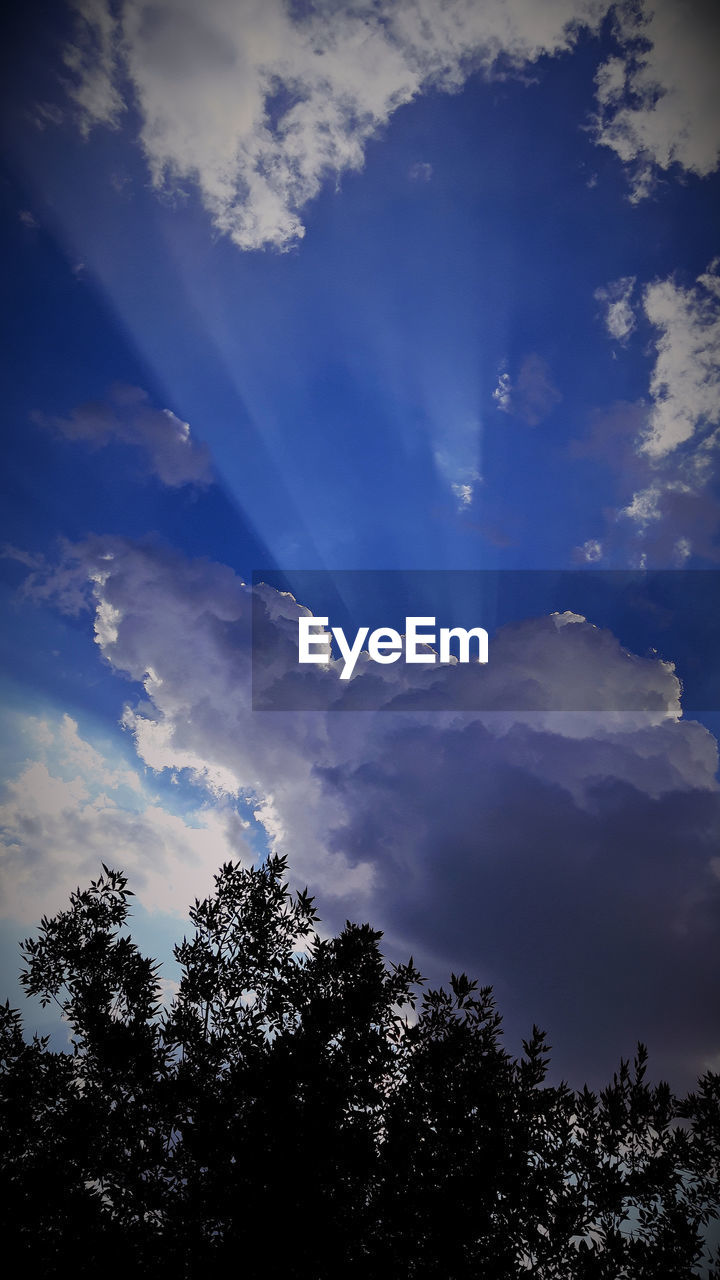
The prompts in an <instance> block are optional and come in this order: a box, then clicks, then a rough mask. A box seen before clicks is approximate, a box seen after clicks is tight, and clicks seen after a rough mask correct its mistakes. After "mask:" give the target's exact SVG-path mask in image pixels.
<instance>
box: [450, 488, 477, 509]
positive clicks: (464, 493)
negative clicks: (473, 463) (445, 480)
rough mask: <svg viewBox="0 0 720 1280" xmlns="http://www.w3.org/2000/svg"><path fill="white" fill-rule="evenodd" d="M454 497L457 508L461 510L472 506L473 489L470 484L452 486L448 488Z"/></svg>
mask: <svg viewBox="0 0 720 1280" xmlns="http://www.w3.org/2000/svg"><path fill="white" fill-rule="evenodd" d="M450 488H451V489H452V491H453V493H454V494H455V497H456V498H457V500H458V506H459V507H460V509H461V510H464V509H465V508H466V507H469V506H472V500H473V494H474V492H475V487H474V485H472V484H453V485H451V486H450Z"/></svg>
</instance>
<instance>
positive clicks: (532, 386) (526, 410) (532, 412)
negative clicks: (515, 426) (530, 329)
mask: <svg viewBox="0 0 720 1280" xmlns="http://www.w3.org/2000/svg"><path fill="white" fill-rule="evenodd" d="M493 400H494V401H495V404H496V406H497V408H498V409H501V410H502V411H503V413H510V414H512V415H513V416H514V417H516V418H521V419H522V421H523V422H525V423H527V425H528V426H529V427H536V426H538V424H539V423H541V422H542V421H543V419H544V418H547V417H548V415H549V414H550V413H552V410H553V409H554V408H555V406H556V405H557V404H559V403H560V401H561V400H562V395H561V394H560V392H559V391H558V389H557V387H556V386H555V384H554V382H553V381H552V378H551V376H550V368H549V366H548V365H547V364H546V362H545V361H544V360H543V359H542V357H541V356H539V355H536V354H535V353H531V354H530V355H528V356H526V357H525V359H524V360H523V362H522V364H521V365H520V369H519V372H518V375H517V377H516V378H515V379H514V380H512V379H511V377H510V374H509V373H507V372H506V371H504V370H503V371H501V372H500V374H499V377H498V384H497V386H496V388H495V390H494V391H493Z"/></svg>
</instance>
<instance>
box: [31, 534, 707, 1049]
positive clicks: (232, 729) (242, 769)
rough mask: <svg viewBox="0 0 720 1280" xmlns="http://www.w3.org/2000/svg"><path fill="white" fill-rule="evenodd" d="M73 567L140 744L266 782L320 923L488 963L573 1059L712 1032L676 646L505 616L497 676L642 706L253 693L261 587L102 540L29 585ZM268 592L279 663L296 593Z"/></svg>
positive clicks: (273, 813) (703, 825)
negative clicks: (266, 698) (255, 701)
mask: <svg viewBox="0 0 720 1280" xmlns="http://www.w3.org/2000/svg"><path fill="white" fill-rule="evenodd" d="M73 577H74V578H75V580H76V591H80V590H81V586H80V581H81V580H84V581H85V582H89V584H90V586H89V591H90V595H89V603H90V604H91V607H92V609H93V612H94V620H95V634H96V641H97V644H98V647H99V649H100V651H101V653H102V655H103V657H104V658H105V659H106V660H107V661H108V662H109V663H110V664H111V666H112V667H113V669H114V670H116V671H117V672H118V673H119V674H121V675H123V676H124V677H129V678H130V679H131V680H132V681H134V682H136V684H137V686H138V693H137V696H135V697H132V698H131V699H130V701H129V702H128V705H127V707H126V711H125V715H124V721H125V724H126V727H127V728H128V730H129V731H130V732H131V733H132V734H133V735H134V739H135V743H136V747H137V751H138V754H139V756H140V758H141V760H142V761H143V762H144V763H145V764H146V765H148V766H149V767H150V768H152V769H158V770H161V769H171V770H172V769H188V770H191V771H193V773H194V776H195V777H196V779H197V781H198V783H199V784H201V785H202V786H203V787H204V788H205V791H206V793H207V794H209V795H214V796H216V797H217V798H218V800H219V802H220V803H223V802H227V799H228V797H230V796H235V795H237V794H239V793H243V794H245V795H251V796H253V797H254V798H255V799H254V812H255V813H256V815H257V818H258V821H260V822H261V824H262V825H263V826H264V828H265V830H266V832H267V836H268V839H269V840H270V842H271V843H272V844H273V845H274V846H275V847H276V848H278V849H280V850H281V851H282V852H285V853H287V854H288V855H289V856H290V859H291V869H292V875H293V877H294V878H295V879H296V880H298V881H300V882H303V883H304V882H305V881H307V882H308V883H309V884H310V885H311V886H312V887H313V889H315V890H316V891H317V892H318V895H319V898H320V903H321V906H322V909H323V913H324V917H325V919H326V920H327V921H328V923H329V924H330V925H331V927H335V926H336V925H337V924H338V923H339V924H341V923H342V921H343V920H344V918H345V917H346V916H352V917H355V918H357V917H358V916H359V915H360V916H363V917H365V918H370V919H372V920H373V922H374V923H375V924H376V925H378V926H380V927H383V928H384V929H385V930H386V937H387V943H388V946H389V947H390V948H391V949H392V950H393V954H402V953H406V952H407V951H412V952H414V954H415V955H416V956H417V957H418V958H419V959H420V962H421V964H422V965H423V966H424V967H425V968H426V969H429V970H430V971H431V972H432V974H433V975H435V976H442V975H443V974H444V973H445V972H446V970H447V968H448V966H450V967H454V968H456V969H457V967H458V965H462V966H464V967H467V968H468V969H469V970H471V971H472V972H473V973H476V974H477V975H478V976H479V977H481V978H482V979H484V980H487V981H494V982H495V983H496V985H497V986H498V989H499V992H500V995H501V998H502V1000H503V1003H504V1006H505V1007H506V1008H508V1009H509V1010H510V1013H511V1014H512V1012H513V1010H514V1012H515V1014H516V1015H517V1017H518V1018H519V1019H520V1021H521V1023H522V1024H523V1026H526V1024H527V1020H528V1019H529V1018H530V1019H532V1018H541V1019H542V1020H543V1021H545V1023H546V1024H547V1025H548V1026H549V1028H550V1031H551V1033H552V1035H553V1037H554V1043H555V1045H556V1047H557V1049H558V1051H559V1059H560V1063H561V1064H562V1069H566V1068H567V1066H568V1065H570V1066H571V1067H572V1069H573V1070H577V1071H579V1072H582V1073H585V1072H586V1071H587V1070H588V1069H590V1070H595V1071H604V1070H605V1069H606V1067H607V1068H609V1067H610V1066H611V1065H612V1061H613V1059H615V1058H616V1056H617V1053H618V1052H619V1050H620V1048H622V1049H623V1050H625V1051H626V1050H628V1049H630V1048H631V1047H632V1046H631V1045H630V1044H627V1043H625V1041H623V1043H622V1045H620V1044H619V1043H618V1036H619V1035H624V1034H625V1033H627V1034H628V1035H630V1036H633V1037H634V1036H637V1035H638V1034H642V1035H643V1036H644V1038H646V1039H647V1040H649V1041H650V1043H651V1047H652V1048H653V1050H654V1052H655V1055H656V1061H658V1060H659V1061H660V1062H661V1064H663V1069H668V1070H669V1069H673V1070H675V1071H682V1070H685V1071H687V1070H690V1071H692V1070H695V1068H696V1065H697V1063H698V1061H699V1059H700V1057H701V1056H702V1055H703V1054H709V1053H710V1052H711V1051H712V1052H717V1040H716V1036H715V1028H713V1027H711V1023H710V1020H709V1016H708V1008H709V1005H710V1001H711V992H710V990H709V986H710V980H709V978H708V974H709V973H710V972H712V964H711V963H710V955H711V952H712V949H713V947H714V940H713V939H714V937H715V932H714V931H715V930H716V927H717V911H718V909H719V907H720V883H719V882H718V879H717V877H716V876H714V875H713V874H712V869H711V867H710V859H711V857H712V856H715V855H716V848H717V837H718V834H720V797H719V792H718V784H717V781H716V769H717V746H716V743H715V741H714V739H713V738H712V736H711V735H710V734H709V733H708V732H707V731H706V730H705V729H704V728H703V727H702V726H700V725H699V724H697V723H693V722H687V721H685V720H684V719H683V717H682V714H681V704H680V690H679V685H678V682H677V680H676V677H675V675H674V673H673V671H672V667H671V665H670V664H668V663H662V662H660V661H659V660H658V659H656V658H652V657H649V658H644V659H639V658H637V657H634V656H633V655H628V654H627V652H626V651H625V650H623V649H622V648H621V647H620V646H619V645H618V644H617V641H616V640H615V639H614V637H612V636H611V635H610V634H609V633H607V632H602V631H601V630H598V629H597V628H594V627H592V626H591V624H590V623H588V622H586V621H585V620H584V619H583V618H582V617H581V616H580V615H578V614H573V613H565V614H559V615H554V616H553V617H550V618H545V619H537V620H535V621H532V620H528V621H527V622H526V623H524V624H521V625H520V629H517V628H516V629H515V630H514V631H513V632H512V633H511V635H510V638H509V641H508V644H509V649H508V655H507V660H506V661H507V669H508V672H509V671H510V670H511V669H512V668H513V664H514V670H515V674H516V677H517V679H519V680H520V679H523V678H525V679H527V678H531V679H534V680H536V681H538V682H539V683H540V684H541V685H543V686H545V688H546V689H548V688H553V689H558V688H560V687H561V686H562V684H563V682H565V684H567V683H568V682H569V683H572V682H575V683H576V684H577V686H578V687H582V686H583V685H584V686H585V687H590V688H592V689H593V690H598V689H599V690H601V691H604V692H603V695H602V696H603V697H604V698H605V699H606V700H607V705H609V706H613V707H615V708H617V706H618V705H619V704H620V703H621V701H622V698H623V697H624V696H625V695H626V694H627V693H628V691H632V690H633V688H635V687H636V686H637V683H638V681H639V682H641V684H642V682H645V684H646V687H647V688H652V689H654V691H655V701H654V704H653V709H651V710H648V711H646V712H635V713H633V714H629V713H623V712H621V711H617V710H615V711H613V712H612V713H609V712H606V713H605V714H602V713H596V714H592V713H586V714H584V715H583V714H579V713H577V712H544V713H541V712H535V713H533V712H532V711H528V712H523V713H515V714H513V713H500V712H495V713H483V712H477V713H463V714H458V713H445V712H432V711H429V710H425V711H415V712H409V711H406V712H403V713H399V712H397V713H396V712H392V711H383V712H382V713H378V714H372V713H370V712H363V713H357V714H355V713H353V712H345V713H343V714H337V713H333V712H329V713H328V712H324V711H308V712H295V713H283V712H279V711H276V712H266V713H261V712H252V710H251V692H250V670H249V653H248V647H249V628H250V615H249V606H250V592H249V590H248V588H247V587H246V586H245V585H244V584H243V583H242V582H241V581H240V580H239V579H238V578H237V576H236V575H235V574H234V573H233V572H232V571H231V570H230V569H229V568H228V567H226V566H222V565H218V564H213V563H210V562H206V561H188V560H186V559H185V558H184V557H182V556H181V555H179V554H178V553H176V552H173V551H170V550H168V549H167V548H164V549H162V548H157V547H153V546H150V545H138V544H135V543H132V542H128V541H124V540H119V539H95V540H92V541H90V542H87V543H84V544H82V545H80V546H78V547H76V548H75V549H74V551H72V553H71V552H68V554H67V555H66V556H65V560H64V563H63V564H62V565H61V566H59V568H58V570H57V571H56V572H55V573H54V574H50V575H45V576H44V577H43V576H40V575H38V574H36V575H35V577H34V580H33V583H32V590H33V591H34V592H35V593H36V594H38V595H39V596H40V597H41V598H43V599H45V600H48V599H51V598H52V596H53V593H54V592H55V590H56V589H57V592H58V596H59V600H60V602H61V603H62V602H64V601H65V600H67V599H68V598H69V597H70V598H71V597H72V591H71V590H70V581H71V579H72V578H73ZM265 601H266V604H267V609H268V615H269V617H270V620H271V622H272V624H273V625H274V626H275V628H276V631H277V636H278V639H277V643H276V644H275V645H274V647H273V646H269V648H268V655H269V656H268V662H269V666H270V667H272V666H273V664H276V669H275V675H278V674H280V673H281V671H282V664H283V661H284V659H283V643H284V642H285V641H287V637H288V635H289V634H290V633H291V632H292V627H293V621H294V620H296V619H297V616H298V613H299V611H301V610H302V609H303V606H302V605H301V604H300V603H298V602H296V601H294V600H293V599H292V597H290V596H283V595H279V594H278V593H276V592H275V593H272V592H270V591H269V589H268V590H267V592H266V596H265ZM384 670H387V669H384ZM352 683H354V682H352ZM620 991H622V998H621V999H620V994H619V993H620ZM688 992H692V993H693V995H692V998H690V997H689V996H688ZM670 1011H672V1012H670ZM571 1046H575V1049H574V1051H573V1050H572V1049H571ZM573 1052H574V1053H575V1057H574V1058H573ZM583 1054H586V1056H585V1057H584V1058H583V1057H582V1055H583Z"/></svg>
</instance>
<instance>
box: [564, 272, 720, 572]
mask: <svg viewBox="0 0 720 1280" xmlns="http://www.w3.org/2000/svg"><path fill="white" fill-rule="evenodd" d="M719 267H720V263H719V262H718V261H717V260H716V261H714V262H711V263H710V265H709V266H708V268H707V270H706V271H704V272H702V273H701V274H700V275H699V276H698V277H697V279H696V280H695V281H694V282H692V283H691V284H687V285H686V284H683V283H681V282H680V281H679V280H678V279H677V278H676V277H675V276H668V277H666V278H664V279H659V280H654V281H652V282H650V283H649V284H646V285H645V286H644V287H643V288H642V289H641V291H640V292H641V300H642V314H643V317H644V319H645V320H646V321H647V322H648V324H649V325H650V326H651V329H652V331H653V336H652V339H651V343H650V345H649V346H648V345H647V344H646V346H645V352H646V354H647V353H650V354H652V355H654V362H653V365H652V368H651V371H650V375H649V379H648V388H647V396H646V398H645V399H644V400H642V401H638V402H636V403H635V404H627V403H622V402H621V403H618V404H616V405H615V406H613V407H612V408H611V409H610V410H609V411H606V412H604V413H601V414H596V415H595V417H594V419H593V422H592V424H591V427H590V430H589V432H588V434H587V436H586V438H585V440H583V441H576V442H575V444H574V446H573V453H574V454H575V455H576V456H578V457H591V458H593V459H594V460H596V461H599V462H603V463H605V464H606V465H607V466H608V467H609V468H610V469H611V470H612V471H614V472H615V475H616V481H617V486H618V502H617V506H616V507H615V510H614V511H613V512H611V513H610V516H609V521H610V525H611V526H612V525H614V526H615V530H614V532H613V530H612V528H610V529H608V530H607V532H606V538H605V539H604V541H605V542H606V546H607V548H608V549H611V548H612V547H613V546H614V549H615V551H618V550H622V549H624V551H625V553H626V554H627V552H628V550H629V551H630V556H631V561H632V562H633V563H638V564H639V563H646V560H647V556H648V554H650V555H652V557H653V560H654V561H655V562H656V563H659V564H667V565H672V566H675V567H677V566H681V565H683V564H684V563H685V562H686V560H687V559H688V558H689V556H690V555H691V554H695V555H701V556H704V557H706V558H709V559H711V560H717V559H718V556H719V555H720V552H719V551H718V546H717V532H718V525H719V524H720V511H719V510H718V505H717V500H716V498H715V497H714V494H713V482H714V481H715V479H716V477H717V463H718V451H719V448H720V274H719ZM630 284H631V281H629V280H627V279H625V280H621V281H616V282H615V284H613V285H609V286H608V287H607V289H606V290H598V292H597V293H596V295H595V296H596V297H602V298H604V299H607V300H609V313H608V329H609V331H610V332H611V334H612V328H613V327H614V328H615V333H614V334H612V336H615V337H621V336H622V332H621V331H623V330H624V338H623V341H624V343H627V341H628V338H629V337H630V336H631V333H632V330H628V329H627V326H626V325H625V322H624V319H623V312H622V309H621V311H620V312H613V307H615V306H616V305H620V307H621V308H623V307H624V305H625V299H626V296H627V291H626V289H625V286H626V285H630ZM628 536H629V537H630V540H631V541H630V547H629V548H628V544H627V539H628ZM590 541H592V539H591V540H590ZM586 545H587V544H586Z"/></svg>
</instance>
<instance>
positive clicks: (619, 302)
mask: <svg viewBox="0 0 720 1280" xmlns="http://www.w3.org/2000/svg"><path fill="white" fill-rule="evenodd" d="M634 288H635V277H634V276H623V277H622V278H621V279H620V280H613V282H612V284H608V285H605V286H604V287H603V288H600V289H596V290H595V298H596V300H597V301H598V302H600V303H602V306H603V311H604V317H603V318H604V321H605V327H606V329H607V331H608V333H609V334H610V337H611V338H615V340H616V341H617V342H626V341H627V339H628V338H629V337H630V334H631V333H632V331H633V329H634V328H635V324H636V320H635V312H634V310H633V306H632V295H633V290H634Z"/></svg>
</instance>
